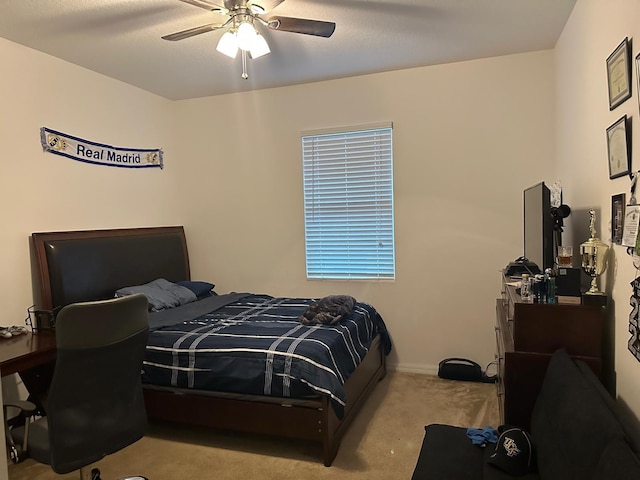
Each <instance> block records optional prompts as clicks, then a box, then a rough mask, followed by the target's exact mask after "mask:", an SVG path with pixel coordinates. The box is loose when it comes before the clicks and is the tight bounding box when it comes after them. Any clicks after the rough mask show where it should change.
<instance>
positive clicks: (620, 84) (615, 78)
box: [607, 37, 631, 110]
mask: <svg viewBox="0 0 640 480" xmlns="http://www.w3.org/2000/svg"><path fill="white" fill-rule="evenodd" d="M630 60H631V56H630V41H629V38H627V37H625V39H624V40H623V41H622V43H620V45H618V47H617V48H616V49H615V50H614V51H613V53H612V54H611V55H609V57H608V58H607V83H608V86H609V110H613V109H614V108H616V107H617V106H618V105H620V104H621V103H622V102H624V101H625V100H627V99H628V98H629V97H631V61H630Z"/></svg>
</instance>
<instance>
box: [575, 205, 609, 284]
mask: <svg viewBox="0 0 640 480" xmlns="http://www.w3.org/2000/svg"><path fill="white" fill-rule="evenodd" d="M589 218H590V223H589V231H590V233H591V238H589V240H587V241H586V242H584V243H583V244H581V245H580V260H581V262H582V270H583V271H584V273H586V274H587V275H589V276H590V277H591V288H589V290H588V291H586V292H585V294H586V295H605V293H604V292H601V291H600V290H598V277H599V276H600V275H602V274H603V273H604V271H605V270H606V268H607V250H609V246H608V245H607V244H606V243H604V242H603V241H601V240H600V239H599V238H597V237H596V226H595V225H596V212H595V210H589Z"/></svg>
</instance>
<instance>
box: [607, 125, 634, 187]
mask: <svg viewBox="0 0 640 480" xmlns="http://www.w3.org/2000/svg"><path fill="white" fill-rule="evenodd" d="M627 125H628V122H627V116H626V115H623V116H622V117H621V118H620V120H618V121H616V122H615V123H614V124H613V125H611V126H610V127H609V128H607V153H608V156H609V178H610V179H614V178H618V177H623V176H624V175H628V174H629V173H630V172H631V148H630V142H629V135H628V132H627Z"/></svg>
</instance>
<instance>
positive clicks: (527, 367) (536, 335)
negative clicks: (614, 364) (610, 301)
mask: <svg viewBox="0 0 640 480" xmlns="http://www.w3.org/2000/svg"><path fill="white" fill-rule="evenodd" d="M517 281H518V280H513V282H512V281H511V279H510V278H509V277H505V276H504V275H503V277H502V294H501V297H500V298H498V299H497V303H496V327H495V331H496V344H497V354H496V360H497V363H498V379H497V380H498V381H497V389H498V403H499V408H500V421H501V423H503V424H509V425H516V426H519V427H522V428H525V429H528V428H529V426H530V425H529V421H530V418H531V412H532V411H533V405H534V403H535V399H536V396H537V394H538V391H539V390H540V387H541V385H542V379H543V377H544V374H545V371H546V368H547V364H548V362H549V359H550V358H551V354H552V353H553V352H554V351H556V350H557V349H559V348H565V349H566V350H567V352H568V353H569V355H570V356H572V357H574V358H579V359H581V360H584V361H585V362H586V363H587V364H588V365H589V366H590V367H591V369H592V370H593V371H594V372H595V373H596V375H597V376H598V377H599V378H601V379H602V374H603V344H604V318H605V316H604V311H603V308H602V307H600V306H591V305H589V306H587V305H565V304H537V303H522V300H521V298H520V295H519V293H518V291H516V286H515V285H512V283H515V282H517Z"/></svg>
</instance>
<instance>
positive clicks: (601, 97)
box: [555, 0, 640, 417]
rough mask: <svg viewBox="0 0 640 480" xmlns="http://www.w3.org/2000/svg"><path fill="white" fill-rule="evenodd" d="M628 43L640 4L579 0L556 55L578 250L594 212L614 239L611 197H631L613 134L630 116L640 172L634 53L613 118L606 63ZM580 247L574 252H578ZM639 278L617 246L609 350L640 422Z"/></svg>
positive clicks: (562, 158)
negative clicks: (614, 154)
mask: <svg viewBox="0 0 640 480" xmlns="http://www.w3.org/2000/svg"><path fill="white" fill-rule="evenodd" d="M624 37H629V38H630V39H632V38H633V37H635V38H636V39H640V2H638V1H637V0H607V1H606V2H603V1H601V0H578V2H577V3H576V6H575V8H574V10H573V13H572V15H571V17H570V19H569V22H568V23H567V25H566V27H565V29H564V31H563V33H562V36H561V38H560V40H559V42H558V44H557V45H556V48H555V65H556V82H557V117H558V133H557V138H558V141H557V146H558V150H557V157H558V169H559V176H560V177H561V178H562V179H563V184H564V187H565V193H566V196H565V200H566V202H567V203H568V204H569V205H570V206H571V207H572V209H573V210H574V212H575V213H576V214H575V215H574V214H572V215H571V216H570V217H569V218H568V233H569V234H570V235H571V240H572V243H573V244H574V245H576V246H577V245H579V244H580V243H581V242H583V241H585V240H586V239H587V238H588V237H589V234H588V217H587V212H588V210H589V209H590V208H594V209H596V211H597V215H598V226H597V230H598V236H599V237H600V238H601V239H602V240H604V241H607V242H609V239H610V238H611V224H610V222H611V196H612V195H615V194H618V193H626V195H627V200H628V199H629V189H630V181H629V178H628V177H623V178H617V179H614V180H609V171H608V164H607V145H606V133H605V132H606V128H607V127H608V126H609V125H611V124H612V123H614V122H615V121H616V120H618V119H619V118H620V117H622V116H623V115H625V114H626V115H627V116H628V117H631V119H632V132H633V133H632V149H633V152H632V170H634V171H637V170H638V169H640V163H639V162H638V160H637V158H638V156H637V152H638V148H637V146H638V145H640V143H639V141H640V132H639V130H638V128H639V126H638V121H639V117H638V91H637V76H636V71H635V57H636V55H637V54H638V52H640V48H639V47H638V45H637V42H636V45H635V46H632V55H631V57H632V71H633V74H632V88H633V95H632V97H631V98H630V99H629V100H627V101H626V102H625V103H623V104H622V105H620V106H619V107H617V108H616V109H614V110H613V111H609V101H608V95H607V71H606V58H607V57H608V56H609V55H610V54H611V52H613V50H614V49H615V48H616V47H617V46H618V45H619V44H620V42H621V41H622V40H623V39H624ZM574 248H575V247H574ZM639 275H640V274H639V273H638V271H637V270H636V269H635V268H634V266H633V263H632V259H631V257H630V256H629V255H627V254H626V248H625V247H622V246H618V245H613V246H612V249H611V252H610V257H609V266H608V270H607V272H606V274H605V276H604V277H605V278H603V281H602V286H603V287H604V288H605V290H606V292H607V293H608V294H609V296H610V298H609V299H610V300H611V302H610V305H609V309H608V316H609V318H608V322H609V330H610V332H611V338H610V343H612V344H613V345H614V349H615V370H616V375H617V391H618V396H619V399H620V401H621V403H623V404H624V405H626V406H627V407H628V408H629V409H630V410H631V411H633V412H634V413H635V415H636V417H640V382H639V381H638V378H640V363H639V362H638V361H637V360H636V359H635V358H634V357H633V356H632V355H631V354H630V353H629V351H628V350H627V342H628V340H629V337H630V335H629V332H628V328H629V313H630V311H631V307H630V306H629V297H630V296H631V293H632V291H631V287H630V285H629V283H630V282H631V281H632V280H633V279H634V278H636V277H638V276H639Z"/></svg>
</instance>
